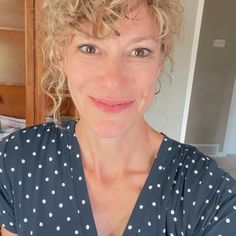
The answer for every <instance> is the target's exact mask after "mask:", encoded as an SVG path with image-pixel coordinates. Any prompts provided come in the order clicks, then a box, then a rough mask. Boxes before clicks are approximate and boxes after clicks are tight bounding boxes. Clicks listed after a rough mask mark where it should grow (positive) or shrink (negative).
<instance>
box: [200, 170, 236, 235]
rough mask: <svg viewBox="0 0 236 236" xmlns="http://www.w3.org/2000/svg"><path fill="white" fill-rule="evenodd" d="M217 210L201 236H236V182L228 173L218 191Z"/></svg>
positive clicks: (214, 210) (213, 212) (213, 210)
mask: <svg viewBox="0 0 236 236" xmlns="http://www.w3.org/2000/svg"><path fill="white" fill-rule="evenodd" d="M215 194H216V196H217V195H218V197H216V198H215V199H214V200H215V209H212V216H211V218H210V219H209V224H208V226H206V227H205V229H204V230H203V233H202V234H201V235H207V236H215V235H219V236H220V235H221V236H235V235H236V181H235V180H234V179H233V178H232V177H231V176H230V175H228V174H227V173H226V174H225V175H224V176H222V180H221V183H220V185H219V188H218V190H217V191H216V193H215Z"/></svg>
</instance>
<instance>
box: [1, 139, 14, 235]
mask: <svg viewBox="0 0 236 236" xmlns="http://www.w3.org/2000/svg"><path fill="white" fill-rule="evenodd" d="M7 143H8V138H4V139H2V140H0V225H1V226H2V227H4V228H6V229H7V230H9V231H11V232H13V233H16V222H15V213H14V204H13V194H12V192H13V190H12V185H11V183H10V180H9V177H8V174H7V171H6V163H5V161H6V159H7V151H6V146H7Z"/></svg>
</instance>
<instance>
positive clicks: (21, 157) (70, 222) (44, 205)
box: [0, 121, 236, 236]
mask: <svg viewBox="0 0 236 236" xmlns="http://www.w3.org/2000/svg"><path fill="white" fill-rule="evenodd" d="M75 124H76V121H68V122H65V123H64V125H63V128H58V127H56V126H55V125H54V124H53V123H48V124H44V125H38V126H35V127H30V128H26V129H23V130H20V131H17V132H15V133H13V134H11V135H10V136H8V137H6V138H4V139H2V140H1V141H0V225H2V226H3V227H5V228H6V229H8V230H9V231H11V232H14V233H16V234H18V235H19V236H28V235H37V236H53V235H57V236H65V235H70V236H72V235H87V236H96V235H98V234H97V231H96V225H95V222H94V218H93V213H92V209H91V204H90V201H89V195H88V191H87V187H86V181H85V176H84V171H83V168H82V162H81V158H80V149H79V144H78V141H77V138H76V136H75ZM156 157H157V158H156V159H155V161H154V163H153V166H152V168H151V171H150V173H149V176H148V177H147V179H146V182H145V185H144V186H143V188H142V191H141V193H140V195H139V197H138V200H137V202H136V204H135V207H134V209H133V211H132V214H131V216H130V218H129V221H128V223H127V225H126V228H125V231H124V233H123V235H124V236H128V235H130V236H131V235H132V236H133V235H145V236H154V235H155V236H162V235H166V236H167V235H168V236H190V235H191V236H192V235H193V236H198V235H201V236H202V235H206V236H235V235H236V181H235V180H234V179H233V178H232V177H231V176H230V175H229V174H227V173H226V172H224V170H222V169H221V168H219V167H218V166H217V164H216V162H215V161H213V160H211V159H210V158H209V157H207V156H204V155H203V154H202V153H200V152H199V151H198V150H197V149H196V148H194V147H192V146H189V145H185V144H181V143H178V142H177V141H174V140H172V139H170V138H168V137H165V139H164V140H163V142H162V144H161V147H160V150H159V152H158V154H157V156H156ZM121 194H122V193H121Z"/></svg>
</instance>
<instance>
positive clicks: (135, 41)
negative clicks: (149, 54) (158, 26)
mask: <svg viewBox="0 0 236 236" xmlns="http://www.w3.org/2000/svg"><path fill="white" fill-rule="evenodd" d="M147 40H151V41H154V42H156V43H158V42H159V41H160V38H155V37H152V36H140V37H135V38H133V39H131V40H130V41H129V42H130V43H139V42H142V41H147Z"/></svg>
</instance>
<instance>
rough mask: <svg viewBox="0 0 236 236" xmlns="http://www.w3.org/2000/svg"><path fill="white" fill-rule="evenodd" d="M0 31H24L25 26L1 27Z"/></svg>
mask: <svg viewBox="0 0 236 236" xmlns="http://www.w3.org/2000/svg"><path fill="white" fill-rule="evenodd" d="M0 31H10V32H25V28H17V27H1V26H0Z"/></svg>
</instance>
